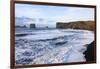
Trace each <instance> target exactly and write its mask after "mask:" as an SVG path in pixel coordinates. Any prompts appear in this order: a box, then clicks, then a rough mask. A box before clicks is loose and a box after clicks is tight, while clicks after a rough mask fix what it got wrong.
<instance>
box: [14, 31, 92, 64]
mask: <svg viewBox="0 0 100 69" xmlns="http://www.w3.org/2000/svg"><path fill="white" fill-rule="evenodd" d="M25 33H26V32H25ZM29 33H30V32H29ZM29 33H28V34H29ZM31 33H32V34H34V35H27V36H23V37H17V36H16V37H15V61H16V64H51V63H70V62H81V61H82V62H83V61H86V59H85V57H84V54H83V52H84V51H85V50H86V49H87V46H86V45H87V44H90V43H91V42H92V41H93V40H94V33H93V32H91V31H87V30H73V29H66V30H65V29H63V30H58V29H55V30H43V31H42V30H40V31H32V32H31Z"/></svg>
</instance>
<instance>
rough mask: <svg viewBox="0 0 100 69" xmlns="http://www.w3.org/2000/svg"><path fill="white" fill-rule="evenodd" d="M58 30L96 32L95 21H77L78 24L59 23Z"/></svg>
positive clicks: (57, 24)
mask: <svg viewBox="0 0 100 69" xmlns="http://www.w3.org/2000/svg"><path fill="white" fill-rule="evenodd" d="M56 28H59V29H67V28H70V29H83V30H92V31H94V30H95V22H94V21H76V22H68V23H63V22H57V23H56Z"/></svg>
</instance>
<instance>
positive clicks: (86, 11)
mask: <svg viewBox="0 0 100 69" xmlns="http://www.w3.org/2000/svg"><path fill="white" fill-rule="evenodd" d="M15 17H28V18H33V19H35V22H34V23H35V24H36V25H37V26H44V27H45V26H50V27H55V26H56V22H70V21H87V20H94V8H83V7H81V8H80V7H67V6H66V7H61V6H47V5H29V4H15ZM26 24H27V23H26Z"/></svg>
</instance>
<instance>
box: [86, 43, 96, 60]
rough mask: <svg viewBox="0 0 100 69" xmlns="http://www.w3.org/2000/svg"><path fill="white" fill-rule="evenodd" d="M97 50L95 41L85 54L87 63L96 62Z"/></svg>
mask: <svg viewBox="0 0 100 69" xmlns="http://www.w3.org/2000/svg"><path fill="white" fill-rule="evenodd" d="M95 48H96V47H95V41H93V42H92V43H91V44H89V45H88V47H87V50H86V51H85V52H84V54H85V58H86V61H87V62H93V61H95V60H96V53H95V52H96V51H95Z"/></svg>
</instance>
